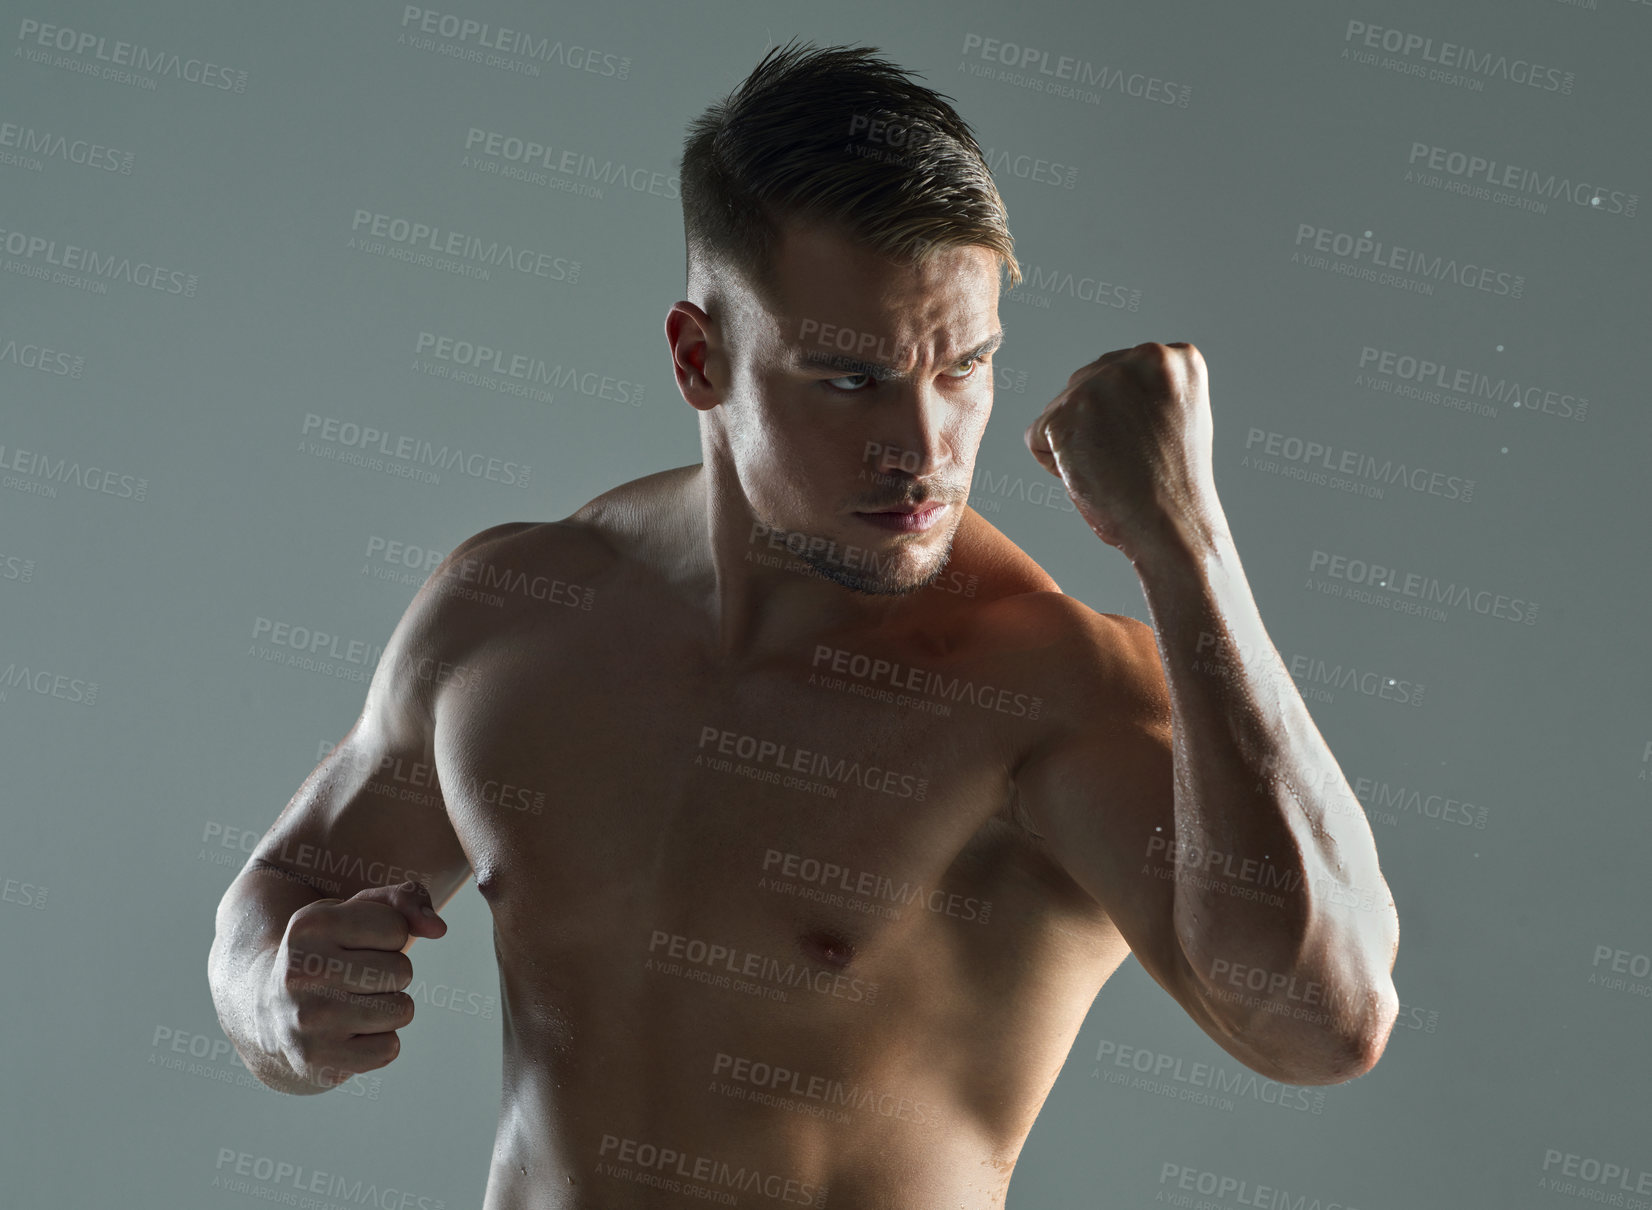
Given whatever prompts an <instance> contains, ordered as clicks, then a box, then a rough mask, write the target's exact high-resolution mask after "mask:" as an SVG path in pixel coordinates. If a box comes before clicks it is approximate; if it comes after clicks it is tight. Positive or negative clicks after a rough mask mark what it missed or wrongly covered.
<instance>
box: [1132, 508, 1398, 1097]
mask: <svg viewBox="0 0 1652 1210" xmlns="http://www.w3.org/2000/svg"><path fill="white" fill-rule="evenodd" d="M1151 549H1152V550H1153V554H1152V555H1150V556H1146V555H1144V556H1142V557H1140V558H1138V559H1137V560H1136V570H1137V572H1138V574H1139V575H1140V577H1141V580H1142V585H1143V589H1144V591H1145V593H1146V596H1147V603H1148V608H1149V610H1150V611H1151V612H1152V615H1153V622H1154V630H1155V633H1156V635H1157V640H1158V645H1159V654H1160V659H1161V661H1162V663H1163V665H1164V669H1165V678H1166V681H1167V682H1168V685H1169V690H1170V697H1171V705H1172V711H1173V716H1174V732H1175V740H1174V744H1175V766H1174V767H1175V830H1176V835H1175V857H1176V863H1175V883H1174V885H1175V887H1176V896H1175V925H1176V933H1177V937H1178V938H1179V940H1180V942H1181V944H1182V947H1183V950H1184V952H1185V954H1186V956H1187V959H1188V962H1189V965H1190V966H1191V967H1192V969H1193V970H1194V972H1195V973H1196V975H1197V976H1198V978H1200V979H1201V980H1202V981H1203V983H1204V986H1205V989H1206V991H1207V992H1208V993H1209V1000H1208V1001H1207V1003H1208V1005H1209V1007H1210V1010H1211V1012H1212V1014H1213V1015H1214V1016H1215V1017H1216V1018H1217V1019H1218V1020H1220V1021H1221V1022H1223V1023H1224V1025H1226V1026H1228V1027H1229V1028H1231V1029H1232V1031H1233V1032H1234V1033H1235V1034H1236V1035H1238V1034H1242V1035H1243V1036H1244V1037H1245V1038H1246V1040H1247V1042H1250V1043H1253V1044H1255V1045H1258V1046H1259V1047H1262V1048H1264V1049H1266V1050H1268V1051H1270V1052H1272V1053H1276V1054H1280V1055H1285V1054H1293V1053H1302V1054H1304V1055H1306V1054H1313V1055H1316V1056H1320V1059H1319V1060H1316V1061H1318V1062H1320V1065H1321V1067H1323V1066H1325V1065H1326V1064H1327V1063H1330V1061H1331V1059H1332V1058H1333V1057H1334V1056H1338V1055H1341V1054H1343V1053H1344V1052H1346V1051H1347V1050H1348V1048H1349V1047H1350V1046H1353V1047H1362V1046H1369V1045H1371V1044H1372V1043H1373V1042H1374V1041H1375V1040H1377V1039H1378V1038H1380V1037H1385V1036H1386V1033H1387V1030H1388V1028H1389V1027H1390V1026H1391V1024H1392V1016H1393V1011H1394V1008H1395V1007H1396V1005H1397V1001H1396V1000H1395V997H1394V991H1393V986H1392V982H1391V981H1390V979H1389V973H1390V972H1391V970H1392V969H1393V962H1394V955H1395V951H1396V947H1397V944H1398V936H1399V925H1398V919H1397V916H1396V914H1395V911H1394V906H1393V900H1392V897H1391V896H1390V894H1389V891H1388V886H1387V883H1386V882H1385V881H1384V879H1383V877H1382V873H1381V870H1380V868H1379V866H1378V860H1377V850H1376V843H1375V841H1374V840H1373V838H1372V835H1371V829H1370V825H1369V824H1368V823H1367V822H1366V820H1365V813H1364V811H1363V810H1362V809H1361V807H1360V804H1359V801H1358V799H1357V798H1356V797H1355V796H1354V794H1353V792H1352V790H1351V789H1350V788H1349V786H1348V783H1347V779H1346V778H1345V777H1344V776H1343V774H1342V770H1341V769H1340V768H1339V767H1338V765H1337V762H1336V760H1335V758H1334V757H1333V756H1332V754H1331V752H1330V750H1329V748H1328V747H1327V745H1326V743H1325V741H1324V739H1323V737H1322V736H1321V735H1320V733H1319V729H1318V727H1317V726H1316V725H1315V724H1314V721H1313V718H1312V716H1311V715H1310V714H1309V713H1308V709H1307V706H1306V705H1304V703H1303V701H1302V697H1301V695H1300V694H1299V693H1298V692H1297V690H1296V687H1295V685H1294V684H1292V682H1291V678H1290V676H1289V674H1288V672H1287V670H1286V668H1285V665H1284V662H1283V661H1282V660H1281V659H1280V657H1279V654H1278V652H1277V651H1276V650H1275V649H1274V646H1273V644H1272V642H1271V641H1270V640H1269V639H1268V636H1267V632H1266V630H1265V629H1264V627H1263V624H1262V619H1261V616H1260V614H1259V613H1258V611H1257V607H1256V602H1255V600H1254V599H1253V598H1252V596H1251V592H1250V587H1249V585H1248V583H1247V582H1246V580H1245V576H1244V573H1243V570H1242V568H1241V566H1240V563H1239V556H1238V551H1237V548H1236V547H1235V546H1234V544H1233V541H1232V538H1231V537H1230V536H1229V535H1228V532H1227V529H1226V526H1225V525H1216V526H1207V527H1204V528H1201V529H1199V530H1198V531H1197V532H1191V531H1187V530H1184V531H1182V532H1178V533H1176V534H1174V535H1167V536H1166V537H1165V538H1164V539H1163V540H1161V541H1160V542H1158V543H1155V544H1154V545H1153V546H1152V548H1151ZM1377 1044H1378V1045H1380V1042H1377Z"/></svg>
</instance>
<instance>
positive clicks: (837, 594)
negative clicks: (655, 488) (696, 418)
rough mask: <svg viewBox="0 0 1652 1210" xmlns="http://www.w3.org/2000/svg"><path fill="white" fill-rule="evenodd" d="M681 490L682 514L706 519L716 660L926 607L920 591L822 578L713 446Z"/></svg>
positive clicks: (870, 625) (890, 620)
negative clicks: (762, 514)
mask: <svg viewBox="0 0 1652 1210" xmlns="http://www.w3.org/2000/svg"><path fill="white" fill-rule="evenodd" d="M682 491H683V493H684V498H683V501H682V506H683V508H684V510H685V512H686V513H688V514H689V515H694V516H699V517H702V518H703V519H704V529H703V530H702V550H703V551H704V553H705V557H706V561H707V575H706V580H707V583H708V585H709V593H708V596H707V598H706V608H707V610H708V621H709V622H710V624H711V629H712V632H713V633H714V634H715V636H716V640H715V641H716V655H717V658H718V659H719V660H722V661H728V662H731V663H738V662H742V661H745V660H748V659H754V658H762V657H763V656H766V655H769V654H772V653H775V652H779V651H796V650H804V649H806V645H807V644H808V643H810V642H812V641H813V640H814V638H815V637H817V636H819V635H821V634H826V633H841V632H843V631H846V630H878V629H882V628H885V627H887V626H890V625H892V624H899V623H901V622H903V621H907V620H910V619H912V618H914V617H915V616H916V615H917V613H918V612H919V611H920V610H922V609H923V608H924V606H925V604H926V602H925V601H924V599H923V598H924V597H925V596H926V595H927V594H925V593H924V592H923V591H922V590H919V591H918V592H914V593H907V594H903V595H878V594H873V593H865V592H859V591H856V590H854V589H852V588H849V587H846V586H845V585H842V584H838V583H836V582H834V581H832V580H829V579H827V578H825V577H824V576H822V575H820V574H819V573H818V572H816V571H815V570H814V569H813V568H812V567H810V566H809V565H808V564H806V563H804V562H803V561H802V560H800V559H799V558H797V556H795V555H794V554H792V553H791V551H789V550H788V549H787V548H786V545H785V541H784V538H785V535H784V534H774V533H771V532H770V531H769V530H768V529H767V527H765V526H764V525H763V524H762V523H761V522H758V521H757V520H756V519H755V518H754V517H753V515H752V511H751V507H750V505H749V504H748V503H747V501H746V497H745V494H744V493H743V492H742V491H741V489H740V485H739V482H738V480H737V478H736V476H735V475H734V473H733V468H732V466H731V465H730V464H729V463H728V462H727V461H726V460H723V459H721V458H719V457H717V456H716V455H715V454H714V453H713V452H712V451H707V459H706V461H704V462H702V463H701V464H700V466H699V468H698V469H697V470H696V471H695V472H694V473H693V474H692V475H689V476H687V477H685V479H684V481H683V484H682Z"/></svg>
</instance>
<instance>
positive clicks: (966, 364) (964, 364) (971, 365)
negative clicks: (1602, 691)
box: [821, 356, 986, 395]
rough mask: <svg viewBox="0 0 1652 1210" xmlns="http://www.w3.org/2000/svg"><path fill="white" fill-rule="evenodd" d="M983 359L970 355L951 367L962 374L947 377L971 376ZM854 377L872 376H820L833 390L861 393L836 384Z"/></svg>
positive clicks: (855, 389)
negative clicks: (965, 359) (963, 371)
mask: <svg viewBox="0 0 1652 1210" xmlns="http://www.w3.org/2000/svg"><path fill="white" fill-rule="evenodd" d="M985 360H986V357H985V356H981V357H972V358H970V359H969V360H968V361H960V362H959V363H958V364H957V365H955V366H953V367H952V369H954V370H965V371H966V372H965V373H963V374H954V375H949V377H952V378H957V379H959V380H962V379H965V378H972V377H974V375H975V367H976V366H978V365H980V364H981V363H982V362H983V361H985ZM855 378H864V379H866V380H867V381H868V382H870V381H871V379H872V376H871V375H870V374H845V375H844V376H843V377H841V378H822V379H821V381H822V382H824V383H826V384H827V385H829V386H831V388H832V390H834V391H841V392H843V393H844V394H845V395H855V394H859V393H861V391H862V387H861V386H851V387H843V386H837V385H836V384H837V383H840V382H848V381H850V380H851V379H855ZM863 385H864V384H863Z"/></svg>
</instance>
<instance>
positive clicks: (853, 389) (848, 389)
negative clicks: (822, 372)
mask: <svg viewBox="0 0 1652 1210" xmlns="http://www.w3.org/2000/svg"><path fill="white" fill-rule="evenodd" d="M871 377H872V376H871V375H870V374H845V375H844V376H843V377H842V378H822V379H821V381H822V382H824V383H826V384H827V385H828V386H830V387H831V388H832V389H833V390H834V391H842V392H843V393H844V394H845V395H853V394H855V393H856V392H857V391H858V390H859V389H860V388H858V387H840V386H837V385H836V384H837V383H840V382H848V381H849V380H850V379H851V378H865V379H867V380H869V381H870V379H871Z"/></svg>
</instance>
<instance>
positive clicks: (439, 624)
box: [393, 521, 603, 681]
mask: <svg viewBox="0 0 1652 1210" xmlns="http://www.w3.org/2000/svg"><path fill="white" fill-rule="evenodd" d="M602 559H603V550H602V544H601V542H600V541H599V540H598V539H597V538H596V537H595V535H593V534H592V533H591V532H589V531H588V529H587V528H586V527H584V526H580V525H577V524H574V523H571V522H568V521H509V522H505V523H504V524H500V525H493V526H489V527H488V528H487V529H483V530H479V531H477V532H476V533H474V534H472V535H470V536H469V537H468V538H465V539H464V540H463V541H461V542H460V543H458V544H457V545H456V546H454V547H453V549H452V550H451V551H449V552H448V555H447V557H446V558H444V559H443V560H442V561H441V563H440V564H439V565H438V566H437V567H436V568H435V570H434V571H432V572H431V573H430V575H429V577H428V578H427V579H426V580H425V582H424V585H423V586H422V587H421V588H420V589H419V592H418V595H417V596H416V597H415V598H414V599H413V602H412V603H411V604H410V605H409V606H408V608H407V612H406V614H405V615H404V617H403V619H402V623H401V625H400V626H399V627H398V628H397V632H396V636H395V639H394V640H393V642H394V643H395V645H396V647H397V651H396V655H397V656H398V658H400V659H402V660H404V661H406V660H414V661H417V664H418V666H419V667H421V668H424V669H431V668H435V669H437V671H436V672H434V673H432V674H431V675H432V676H435V677H437V678H438V679H439V680H443V681H445V679H447V678H453V677H462V675H463V668H464V666H465V664H466V662H467V661H469V660H473V659H474V658H475V657H476V656H477V655H478V654H479V652H480V651H481V649H482V648H483V647H484V646H485V645H486V644H488V643H490V642H492V641H494V640H496V639H498V638H499V637H500V636H502V635H503V634H505V633H506V632H507V631H511V630H513V629H515V628H516V627H517V625H518V624H519V623H521V622H523V621H524V620H525V619H528V620H531V619H533V618H535V617H543V616H545V615H546V612H547V610H548V609H554V607H557V606H563V607H569V608H576V609H577V608H589V607H590V602H589V597H590V594H591V592H592V588H591V580H592V578H593V576H594V575H595V573H596V572H597V571H598V570H599V568H600V565H601V562H602Z"/></svg>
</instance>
